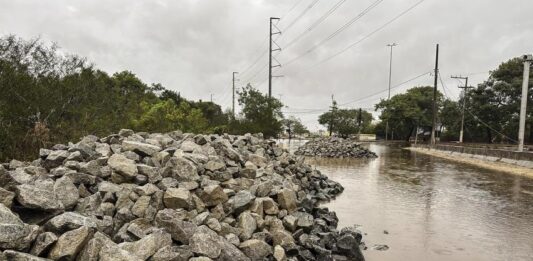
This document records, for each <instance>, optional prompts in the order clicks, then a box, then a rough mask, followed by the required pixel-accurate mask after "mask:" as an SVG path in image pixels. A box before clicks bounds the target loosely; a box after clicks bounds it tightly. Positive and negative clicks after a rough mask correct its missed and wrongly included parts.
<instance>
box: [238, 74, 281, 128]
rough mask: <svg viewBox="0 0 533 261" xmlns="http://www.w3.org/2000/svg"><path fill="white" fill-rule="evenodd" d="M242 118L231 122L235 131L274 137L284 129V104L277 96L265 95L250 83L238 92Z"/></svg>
mask: <svg viewBox="0 0 533 261" xmlns="http://www.w3.org/2000/svg"><path fill="white" fill-rule="evenodd" d="M238 95H239V99H238V101H239V105H240V106H241V107H242V111H241V118H240V119H236V120H234V121H232V122H231V123H230V131H231V132H233V133H246V132H250V133H259V132H261V133H263V134H264V135H265V136H266V137H274V136H276V135H278V134H279V133H280V132H281V131H282V120H283V114H282V112H281V108H282V107H283V104H282V103H281V102H280V101H279V100H278V99H276V98H273V97H268V96H267V95H263V94H262V93H260V92H259V91H258V90H257V89H255V88H253V87H252V86H251V85H250V84H248V85H247V86H246V87H244V88H242V90H241V91H239V92H238Z"/></svg>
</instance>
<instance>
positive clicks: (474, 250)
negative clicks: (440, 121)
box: [291, 142, 533, 261]
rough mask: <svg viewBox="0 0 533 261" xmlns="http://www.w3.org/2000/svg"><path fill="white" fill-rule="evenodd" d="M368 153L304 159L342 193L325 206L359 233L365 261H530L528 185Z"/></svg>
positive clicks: (532, 192) (454, 166) (398, 155)
mask: <svg viewBox="0 0 533 261" xmlns="http://www.w3.org/2000/svg"><path fill="white" fill-rule="evenodd" d="M298 145H299V143H298V142H296V143H295V142H292V143H291V150H293V149H294V147H296V146H298ZM368 147H369V148H370V150H372V151H374V152H376V153H377V154H378V155H379V158H377V159H370V160H368V159H318V158H307V159H306V161H307V162H308V163H311V164H313V165H315V166H316V167H317V168H318V169H319V170H321V171H322V172H323V173H324V174H326V175H328V176H329V177H330V178H331V179H333V180H335V181H338V182H340V183H341V184H342V185H343V186H344V188H345V190H344V193H342V194H341V195H340V196H339V197H337V199H335V200H334V201H332V202H330V203H328V204H326V205H325V206H327V207H329V208H330V209H331V210H334V211H335V212H336V213H337V216H338V217H339V228H340V227H344V226H351V225H354V224H357V225H360V226H361V227H360V229H361V230H362V231H363V232H364V233H366V235H365V236H364V237H363V239H364V241H365V243H366V245H367V246H368V247H369V250H366V251H364V252H363V253H364V255H365V257H366V259H367V261H378V260H379V261H387V260H410V261H419V260H420V261H422V260H423V261H426V260H433V261H439V260H446V261H450V260H461V261H463V260H468V261H476V260H480V261H486V260H497V261H502V260H513V261H514V260H533V179H529V178H526V177H521V176H514V175H510V174H506V173H500V172H494V171H488V170H484V169H480V168H476V167H473V166H469V165H463V164H458V163H455V162H451V161H447V160H443V159H439V158H435V157H431V156H427V155H423V154H417V153H415V152H410V151H406V150H402V149H401V148H400V147H389V146H384V145H377V144H370V145H368ZM384 230H386V231H387V232H388V234H386V233H384ZM374 244H386V245H388V246H389V247H390V249H389V250H387V251H377V250H370V247H371V246H373V245H374Z"/></svg>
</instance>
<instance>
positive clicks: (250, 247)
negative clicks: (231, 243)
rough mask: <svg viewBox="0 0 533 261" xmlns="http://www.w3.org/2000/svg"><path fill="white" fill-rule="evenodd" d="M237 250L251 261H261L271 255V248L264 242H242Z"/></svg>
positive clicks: (251, 240) (252, 240) (253, 240)
mask: <svg viewBox="0 0 533 261" xmlns="http://www.w3.org/2000/svg"><path fill="white" fill-rule="evenodd" d="M239 249H241V251H242V252H243V253H244V254H245V255H246V256H248V257H249V258H250V259H252V260H263V259H264V258H266V257H267V256H269V255H271V254H272V247H271V246H270V245H269V244H268V243H266V242H265V241H263V240H258V239H250V240H246V241H244V242H242V243H241V244H240V245H239Z"/></svg>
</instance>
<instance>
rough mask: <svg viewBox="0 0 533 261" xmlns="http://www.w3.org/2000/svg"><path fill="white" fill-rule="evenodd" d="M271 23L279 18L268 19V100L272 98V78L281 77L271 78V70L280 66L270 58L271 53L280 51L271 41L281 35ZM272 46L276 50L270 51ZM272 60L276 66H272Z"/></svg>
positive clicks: (273, 58)
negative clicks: (273, 37) (275, 36)
mask: <svg viewBox="0 0 533 261" xmlns="http://www.w3.org/2000/svg"><path fill="white" fill-rule="evenodd" d="M272 21H279V18H276V17H270V37H269V38H270V41H269V45H268V52H269V55H268V97H269V98H270V97H272V77H281V76H272V68H275V67H281V64H280V63H279V61H278V60H276V58H275V57H273V56H272V53H273V52H279V51H281V47H279V45H278V44H277V43H276V42H275V41H274V40H273V39H272V36H274V35H276V34H281V30H279V28H277V27H276V25H275V24H273V23H272ZM273 27H275V29H276V31H273V30H272V29H273ZM272 45H275V46H276V48H275V49H272ZM272 60H275V61H276V63H277V64H276V65H272Z"/></svg>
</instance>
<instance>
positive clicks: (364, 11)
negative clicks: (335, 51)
mask: <svg viewBox="0 0 533 261" xmlns="http://www.w3.org/2000/svg"><path fill="white" fill-rule="evenodd" d="M381 2H383V0H377V1H375V2H373V3H372V4H371V5H370V6H368V7H367V8H366V9H364V10H363V11H362V12H361V13H359V14H358V15H357V16H355V17H354V18H352V19H351V20H350V21H348V22H347V23H345V24H344V25H342V26H341V27H340V28H339V29H337V30H336V31H335V32H333V33H332V34H330V35H329V36H328V37H326V38H325V39H324V40H322V41H320V42H319V43H318V44H315V45H314V46H313V47H311V48H310V49H308V50H307V51H305V52H304V53H303V54H301V55H299V56H296V57H295V58H293V59H291V60H289V61H288V62H286V63H285V65H289V64H291V63H293V62H295V61H297V60H299V59H300V58H302V57H304V56H305V55H307V54H309V53H311V52H313V51H314V50H316V49H317V48H318V47H320V46H321V45H323V44H325V43H326V42H328V41H329V40H331V39H333V38H334V37H335V36H337V35H339V34H340V33H342V32H343V31H344V30H346V29H348V28H349V27H350V26H351V25H352V24H354V23H355V22H357V21H358V20H359V19H361V18H362V17H363V16H365V15H366V14H367V13H369V12H370V11H371V10H372V9H374V8H375V7H376V6H378V5H379V4H380V3H381Z"/></svg>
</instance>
